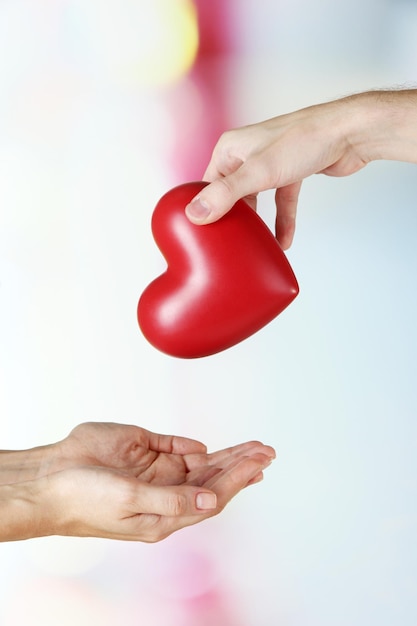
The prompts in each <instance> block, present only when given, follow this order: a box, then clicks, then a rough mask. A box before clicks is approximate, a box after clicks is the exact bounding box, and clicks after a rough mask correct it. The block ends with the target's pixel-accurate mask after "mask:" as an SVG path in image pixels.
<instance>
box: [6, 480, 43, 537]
mask: <svg viewBox="0 0 417 626" xmlns="http://www.w3.org/2000/svg"><path fill="white" fill-rule="evenodd" d="M46 493H47V487H46V482H45V480H41V481H29V482H25V483H18V484H13V485H1V486H0V541H18V540H21V539H29V538H32V537H42V536H45V535H50V534H53V533H52V532H51V529H50V528H49V522H48V506H47V505H46V502H47V497H46Z"/></svg>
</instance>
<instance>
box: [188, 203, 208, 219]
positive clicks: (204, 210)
mask: <svg viewBox="0 0 417 626" xmlns="http://www.w3.org/2000/svg"><path fill="white" fill-rule="evenodd" d="M185 212H186V213H187V215H188V216H189V217H192V218H194V219H196V220H198V221H202V220H205V219H206V218H207V217H208V216H209V215H210V213H211V211H210V207H209V206H208V204H207V203H206V202H204V200H200V199H199V198H196V199H195V200H193V201H192V202H190V204H188V205H187V206H186V207H185Z"/></svg>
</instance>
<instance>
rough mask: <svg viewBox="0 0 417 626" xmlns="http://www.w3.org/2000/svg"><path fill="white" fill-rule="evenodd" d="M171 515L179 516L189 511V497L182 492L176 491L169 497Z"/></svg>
mask: <svg viewBox="0 0 417 626" xmlns="http://www.w3.org/2000/svg"><path fill="white" fill-rule="evenodd" d="M168 511H169V515H172V516H174V517H178V516H179V515H183V514H184V513H185V512H186V511H187V498H186V496H185V495H184V494H182V493H176V494H172V495H170V496H169V499H168Z"/></svg>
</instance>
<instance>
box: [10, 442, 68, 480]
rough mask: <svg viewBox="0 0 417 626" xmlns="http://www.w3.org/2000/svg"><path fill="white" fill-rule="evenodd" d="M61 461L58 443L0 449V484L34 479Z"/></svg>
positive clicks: (49, 470) (52, 468)
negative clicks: (26, 448)
mask: <svg viewBox="0 0 417 626" xmlns="http://www.w3.org/2000/svg"><path fill="white" fill-rule="evenodd" d="M60 463H61V454H60V446H59V444H50V445H47V446H39V447H36V448H31V449H29V450H1V451H0V485H11V484H13V483H21V482H27V481H30V480H36V479H37V478H40V477H42V476H45V475H46V474H48V473H50V472H51V471H57V469H59V465H60Z"/></svg>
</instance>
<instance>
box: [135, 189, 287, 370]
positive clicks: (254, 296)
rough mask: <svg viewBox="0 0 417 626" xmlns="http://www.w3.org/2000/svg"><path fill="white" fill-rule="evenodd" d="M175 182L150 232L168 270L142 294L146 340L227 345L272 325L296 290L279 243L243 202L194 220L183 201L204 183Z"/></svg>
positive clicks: (173, 348)
mask: <svg viewBox="0 0 417 626" xmlns="http://www.w3.org/2000/svg"><path fill="white" fill-rule="evenodd" d="M205 185H206V183H203V182H194V183H187V184H184V185H181V186H179V187H176V188H174V189H172V190H171V191H169V192H168V193H167V194H165V195H164V196H163V197H162V198H161V200H160V201H159V202H158V204H157V206H156V208H155V210H154V213H153V216H152V232H153V236H154V238H155V241H156V243H157V245H158V247H159V248H160V250H161V252H162V254H163V255H164V257H165V259H166V262H167V265H168V267H167V269H166V271H165V272H164V273H163V274H162V275H161V276H159V277H158V278H156V279H155V280H154V281H153V282H152V283H151V284H150V285H149V286H148V287H147V288H146V289H145V291H144V292H143V294H142V296H141V298H140V300H139V304H138V321H139V325H140V328H141V330H142V332H143V334H144V335H145V337H146V338H147V339H148V341H149V342H150V343H151V344H152V345H153V346H155V347H156V348H158V349H159V350H161V351H162V352H165V353H167V354H169V355H171V356H176V357H183V358H195V357H202V356H208V355H210V354H214V353H216V352H219V351H221V350H225V349H226V348H229V347H231V346H233V345H234V344H236V343H238V342H240V341H242V340H243V339H246V338H247V337H249V336H250V335H252V334H253V333H255V332H256V331H258V330H259V329H260V328H262V327H263V326H264V325H265V324H267V323H269V322H270V321H271V320H272V319H273V318H274V317H276V316H277V315H278V314H279V313H281V311H283V309H284V308H285V307H286V306H288V305H289V304H290V302H291V301H292V300H293V299H294V298H295V297H296V295H297V293H298V285H297V281H296V278H295V276H294V273H293V271H292V269H291V267H290V265H289V263H288V261H287V259H286V257H285V255H284V253H283V252H282V249H281V248H280V246H279V244H278V242H277V241H276V239H275V238H274V236H273V235H272V233H271V232H270V230H269V229H268V227H267V226H266V225H265V224H264V222H263V221H262V220H261V219H260V217H259V216H258V215H257V214H256V213H255V212H254V211H253V210H252V209H251V208H250V207H249V206H248V205H247V204H246V202H244V201H243V200H240V201H238V202H237V203H236V204H235V206H234V207H233V208H232V210H231V211H229V212H228V213H227V215H225V216H224V218H223V219H221V220H219V221H217V222H216V223H213V224H209V225H206V226H197V225H195V224H192V223H191V222H190V221H189V220H188V219H187V217H186V215H185V207H186V205H187V204H188V203H189V202H190V201H191V199H192V198H193V197H194V196H195V195H196V194H197V193H198V192H199V191H201V190H202V189H203V188H204V187H205Z"/></svg>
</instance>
